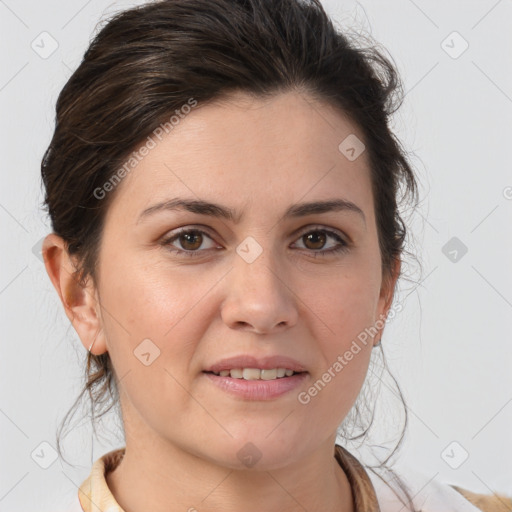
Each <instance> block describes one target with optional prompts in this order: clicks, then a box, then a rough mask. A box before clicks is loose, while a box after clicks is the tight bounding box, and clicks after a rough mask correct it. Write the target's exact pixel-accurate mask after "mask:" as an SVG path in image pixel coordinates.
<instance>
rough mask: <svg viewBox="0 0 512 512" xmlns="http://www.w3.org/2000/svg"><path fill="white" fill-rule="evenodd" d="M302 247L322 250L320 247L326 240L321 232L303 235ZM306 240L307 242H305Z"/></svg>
mask: <svg viewBox="0 0 512 512" xmlns="http://www.w3.org/2000/svg"><path fill="white" fill-rule="evenodd" d="M302 238H303V240H304V245H305V246H306V247H307V248H308V249H312V250H318V249H322V247H323V246H324V245H325V242H326V240H327V237H326V236H325V234H324V233H323V231H312V232H311V233H307V234H306V235H303V237H302ZM306 240H307V242H306Z"/></svg>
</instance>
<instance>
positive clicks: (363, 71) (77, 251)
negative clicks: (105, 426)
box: [41, 0, 418, 501]
mask: <svg viewBox="0 0 512 512" xmlns="http://www.w3.org/2000/svg"><path fill="white" fill-rule="evenodd" d="M290 90H294V91H298V92H305V93H307V94H308V95H309V96H310V97H312V98H314V99H318V100H320V101H322V102H324V103H325V102H327V103H328V104H330V105H332V106H333V107H336V108H338V109H341V111H343V112H344V113H345V114H346V115H347V116H348V117H349V118H350V119H351V120H352V121H353V122H354V123H355V124H356V125H357V126H359V127H360V129H361V130H362V133H363V134H364V143H365V145H366V151H367V155H368V157H369V162H370V171H371V180H372V192H373V198H374V208H375V213H376V222H377V228H378V239H379V247H380V252H381V258H382V269H383V278H384V279H388V278H389V277H391V273H392V269H393V263H394V262H396V261H397V260H401V255H402V253H403V252H405V248H404V241H405V237H406V227H405V224H404V222H403V221H402V218H401V216H400V213H399V211H398V206H399V204H400V201H399V198H398V195H399V190H400V186H401V185H403V186H404V195H403V198H402V199H405V198H406V196H408V197H410V198H411V199H416V198H417V193H418V190H417V184H416V178H415V176H414V173H413V171H412V169H411V166H410V164H409V163H408V160H407V157H406V154H405V152H404V150H403V148H402V147H401V145H400V143H399V141H398V140H397V139H396V137H395V136H394V134H393V133H392V131H391V129H390V127H389V120H390V116H391V115H392V114H393V113H394V112H395V110H396V109H397V108H398V107H399V105H400V103H401V98H402V89H401V83H400V80H399V77H398V75H397V72H396V71H395V68H394V66H393V64H392V63H391V60H390V58H388V57H385V56H384V54H383V52H382V51H380V50H378V49H377V47H376V45H375V44H372V45H370V46H368V47H364V48H363V47H358V45H357V44H356V42H355V41H351V40H350V38H349V36H348V35H346V34H342V33H340V31H339V30H337V29H336V28H335V27H334V25H333V23H332V21H331V20H330V19H329V17H328V16H327V14H326V12H325V11H324V9H323V7H322V5H321V3H320V1H319V0H160V1H153V2H150V3H146V4H144V5H141V6H138V7H134V8H131V9H129V10H125V11H123V12H120V13H118V14H116V15H115V16H113V17H112V19H111V20H110V21H109V22H108V23H107V24H106V25H105V26H104V27H103V28H102V29H101V30H100V31H99V33H98V34H97V35H96V36H95V37H94V39H93V40H92V42H91V43H90V46H89V48H88V49H87V51H86V52H85V54H84V57H83V60H82V62H81V63H80V65H79V66H78V68H77V69H76V71H75V72H74V73H73V74H72V76H71V77H70V78H69V80H68V81H67V83H66V84H65V86H64V88H63V89H62V91H61V92H60V94H59V97H58V100H57V105H56V126H55V132H54V134H53V137H52V139H51V142H50V144H49V147H48V148H47V150H46V152H45V154H44V157H43V159H42V163H41V174H42V180H43V184H44V187H45V190H46V196H45V201H44V205H45V206H47V208H48V213H49V215H50V217H51V223H52V228H53V231H54V232H55V233H56V234H57V235H59V236H60V237H62V238H63V240H64V241H65V243H66V245H67V248H68V251H69V254H70V255H74V256H76V257H77V259H78V262H79V264H78V266H77V270H76V278H77V280H78V281H79V282H80V283H81V284H85V283H86V281H87V280H88V279H89V278H90V279H92V282H93V283H96V278H97V274H96V273H95V272H96V264H97V255H98V248H99V245H100V241H101V236H102V228H103V222H104V219H105V213H106V211H107V209H108V207H109V204H110V203H111V201H112V200H113V198H114V197H115V190H113V191H112V192H109V193H108V194H106V195H105V197H98V194H95V193H94V191H95V190H98V189H99V188H101V187H103V185H104V184H105V183H106V182H108V181H109V179H111V177H112V176H113V174H114V173H115V172H116V170H118V169H119V168H121V167H122V166H123V163H124V162H125V160H126V158H127V157H128V155H129V154H130V153H131V152H132V151H133V150H134V149H135V148H137V147H138V146H139V145H140V144H141V143H142V142H143V141H144V139H146V138H147V137H148V136H149V135H150V134H151V133H152V132H154V130H155V129H157V128H158V127H159V126H160V125H161V124H162V123H165V122H167V121H168V120H169V116H170V115H172V114H173V113H174V112H175V111H176V110H179V109H181V108H182V106H183V105H185V104H187V103H188V102H189V101H190V99H191V98H194V99H195V100H196V101H197V102H199V103H200V104H206V103H207V102H209V101H213V100H216V99H219V98H221V97H224V96H227V95H228V94H229V93H230V92H235V91H243V92H245V93H249V94H253V95H255V96H257V97H270V96H272V95H275V94H277V93H278V92H284V91H290ZM401 273H403V272H402V271H401ZM86 381H87V383H86V385H85V387H84V389H83V390H82V393H81V394H80V396H79V397H78V399H77V400H76V401H75V404H74V405H73V408H74V407H75V406H76V405H77V402H78V401H79V400H80V399H81V398H82V397H83V396H84V395H85V393H88V394H89V397H90V399H91V411H92V423H93V428H94V418H95V413H96V408H97V407H98V406H99V405H108V404H109V403H110V407H108V408H106V409H105V410H103V411H102V412H100V414H99V416H98V417H101V416H102V415H103V414H105V413H106V412H107V411H108V410H110V409H111V408H112V406H113V405H116V404H118V391H117V385H116V381H115V375H114V370H113V367H112V365H111V360H110V357H109V355H108V353H105V354H102V355H93V354H91V353H89V354H88V355H87V364H86ZM395 383H396V381H395ZM397 387H398V390H399V393H400V397H401V399H402V402H403V396H402V394H401V392H400V388H399V386H398V384H397ZM109 397H110V401H109ZM403 403H404V405H405V402H403ZM358 407H359V404H357V403H356V406H355V407H354V408H353V410H354V411H355V413H356V415H358V414H359V409H358ZM73 408H72V409H71V410H70V411H68V415H69V413H70V412H71V411H72V410H73ZM405 413H406V416H405V417H406V420H405V426H404V430H403V432H402V437H401V438H400V442H399V444H398V446H400V443H401V441H402V439H403V433H404V432H405V428H406V426H407V408H405ZM68 415H66V417H65V419H64V422H63V424H65V423H66V420H67V417H68ZM372 422H373V416H372ZM370 426H371V425H370ZM368 428H369V427H368ZM368 428H367V429H366V430H364V431H363V433H362V434H361V435H364V434H366V432H367V430H368ZM61 429H62V425H61ZM345 437H346V436H345ZM357 437H360V436H357ZM357 437H355V438H352V439H356V438H357ZM57 446H58V450H59V454H61V450H60V432H59V435H58V437H57ZM398 446H397V447H396V448H395V450H396V449H397V448H398ZM393 453H394V451H393ZM389 457H391V455H390V456H389ZM389 457H388V458H387V459H386V460H385V461H384V462H383V464H385V463H386V462H387V460H388V459H389ZM381 466H382V465H381ZM381 466H379V467H381ZM407 499H409V501H410V496H409V494H408V493H407Z"/></svg>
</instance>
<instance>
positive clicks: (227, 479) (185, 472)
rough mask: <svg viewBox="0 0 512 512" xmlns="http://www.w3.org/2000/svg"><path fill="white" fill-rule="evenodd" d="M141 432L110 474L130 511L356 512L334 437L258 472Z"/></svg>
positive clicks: (128, 441)
mask: <svg viewBox="0 0 512 512" xmlns="http://www.w3.org/2000/svg"><path fill="white" fill-rule="evenodd" d="M138 434H139V435H137V436H133V437H130V436H129V435H128V433H127V435H126V449H125V455H124V457H123V460H122V461H121V462H120V464H119V466H118V467H117V468H116V469H115V470H114V471H112V472H110V473H107V476H106V481H107V485H108V487H109V489H110V491H111V492H112V494H113V496H114V498H115V499H116V501H117V502H118V503H119V505H120V506H121V508H123V510H124V511H125V512H142V511H143V510H152V512H164V511H165V512H175V511H176V512H178V511H180V512H183V511H189V512H196V511H201V512H206V511H213V510H223V511H225V512H234V511H238V510H244V511H246V512H260V511H261V510H268V511H274V510H275V511H277V510H279V512H292V511H293V512H296V511H297V510H307V511H310V512H314V511H322V512H353V511H354V507H353V496H352V491H351V488H350V483H349V481H348V479H347V477H346V475H345V473H344V471H343V469H342V468H341V467H340V465H339V464H338V462H337V461H336V459H335V458H334V439H331V438H329V439H328V440H327V441H326V442H325V443H324V444H323V445H321V446H320V447H319V449H318V450H316V451H315V452H314V453H312V454H310V455H309V456H307V457H304V458H303V459H300V460H297V461H295V462H293V463H291V464H289V465H288V466H286V467H283V468H279V469H275V470H270V471H266V470H259V471H258V470H256V469H255V468H252V469H244V470H238V469H236V470H235V469H231V468H226V467H223V466H220V465H218V464H215V463H214V462H212V461H210V460H207V459H204V458H201V457H198V456H196V455H194V454H191V453H190V452H188V451H186V450H182V449H181V448H180V447H178V446H176V445H171V444H170V443H169V442H168V441H164V440H162V439H161V438H158V439H156V438H154V437H153V438H152V440H151V442H148V437H145V436H143V435H140V432H139V433H138ZM141 439H142V440H144V441H141Z"/></svg>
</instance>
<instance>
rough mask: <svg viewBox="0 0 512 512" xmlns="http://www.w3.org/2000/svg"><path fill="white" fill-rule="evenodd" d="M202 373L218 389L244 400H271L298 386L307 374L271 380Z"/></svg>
mask: <svg viewBox="0 0 512 512" xmlns="http://www.w3.org/2000/svg"><path fill="white" fill-rule="evenodd" d="M203 373H204V375H206V377H208V378H209V379H210V381H211V382H213V383H214V384H215V385H216V386H218V387H219V388H220V389H222V390H224V391H226V392H227V393H230V394H232V395H234V396H237V397H240V398H243V399H244V400H272V399H273V398H277V397H279V396H282V395H284V394H286V393H289V392H290V391H292V390H293V389H295V388H297V387H298V386H300V384H302V382H304V379H305V378H306V376H307V372H303V373H296V374H295V375H292V376H291V377H281V378H279V379H273V380H261V379H260V380H245V379H233V378H231V377H221V376H220V375H215V374H214V373H206V372H203Z"/></svg>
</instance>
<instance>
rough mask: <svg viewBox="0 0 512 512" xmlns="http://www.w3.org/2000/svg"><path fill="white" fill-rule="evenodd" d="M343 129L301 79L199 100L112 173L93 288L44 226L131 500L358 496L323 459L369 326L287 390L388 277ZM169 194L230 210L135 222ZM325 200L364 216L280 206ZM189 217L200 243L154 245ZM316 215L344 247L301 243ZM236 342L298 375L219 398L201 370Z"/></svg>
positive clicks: (233, 501) (244, 506)
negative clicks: (94, 365) (242, 455)
mask: <svg viewBox="0 0 512 512" xmlns="http://www.w3.org/2000/svg"><path fill="white" fill-rule="evenodd" d="M350 134H356V135H357V136H358V138H359V139H361V140H364V138H363V135H362V133H361V131H360V130H359V129H358V127H357V126H355V125H354V124H353V123H351V122H350V121H349V120H348V119H347V118H346V117H345V116H344V115H343V113H341V112H340V111H338V110H335V109H333V108H332V107H331V106H329V105H326V104H323V103H319V102H316V101H314V100H313V99H312V98H311V97H309V96H307V95H306V94H305V93H299V92H287V93H279V94H278V95H276V96H274V97H272V98H271V99H266V100H262V99H255V98H253V97H250V96H247V95H245V94H242V93H237V94H236V95H231V96H230V97H228V99H227V100H225V101H222V102H220V101H217V102H214V103H211V104H208V105H199V106H198V107H196V108H194V109H193V110H192V112H191V113H190V114H188V115H187V116H186V117H185V118H184V119H183V120H181V122H180V124H179V125H178V126H176V127H175V128H174V130H173V131H172V132H170V133H169V134H168V135H165V137H163V138H162V140H161V142H159V143H158V145H157V146H156V147H155V148H154V149H152V150H151V151H150V152H149V154H148V155H147V156H145V157H144V159H143V160H142V161H141V162H140V163H139V164H138V166H137V167H136V168H135V169H134V170H132V171H131V172H130V173H129V174H128V175H127V176H126V177H125V178H124V179H123V181H122V182H121V184H120V185H118V188H117V189H116V191H115V194H116V195H115V198H114V201H113V203H112V205H111V207H110V209H109V210H108V212H107V217H106V223H105V230H104V233H103V237H102V243H101V248H100V258H99V268H98V269H97V272H98V279H97V287H95V286H94V285H93V283H92V280H90V281H89V283H88V285H87V287H85V288H81V287H79V286H78V285H77V284H76V282H75V280H74V279H73V278H72V276H71V272H72V270H73V261H74V260H73V258H70V257H69V255H68V253H67V252H66V249H65V245H64V243H63V241H62V239H60V238H59V237H58V236H57V235H55V234H53V233H52V234H50V235H48V236H47V238H46V240H45V243H44V246H43V254H44V258H45V264H46V269H47V272H48V274H49V276H50V279H51V280H52V283H53V285H54V286H55V288H56V290H57V292H58V293H59V296H60V298H61V300H62V303H63V306H64V308H65V311H66V314H67V315H68V317H69V319H70V320H71V322H72V324H73V326H74V328H75V329H76V331H77V333H78V335H79V336H80V339H81V340H82V343H83V345H84V347H85V348H86V349H89V346H90V345H91V343H92V341H93V340H94V347H93V349H92V352H93V353H94V354H102V353H104V352H106V351H108V352H109V354H110V357H111V358H112V361H113V365H114V368H115V372H116V374H117V377H118V379H120V382H119V390H120V399H121V407H122V413H123V422H124V427H125V435H126V453H125V457H124V459H123V461H122V462H121V464H120V465H119V467H118V468H117V469H116V470H115V471H113V472H111V473H109V474H108V475H107V483H108V485H109V487H110V489H111V491H112V493H113V495H114V497H115V499H116V500H117V501H118V503H119V504H120V505H121V507H122V508H123V509H124V510H126V511H127V512H140V511H142V510H153V511H155V512H159V511H164V510H165V511H166V512H169V511H185V510H189V509H192V510H193V509H194V508H195V509H197V510H199V511H213V510H224V511H228V512H229V511H235V510H246V511H258V512H259V511H261V510H269V511H277V510H279V511H281V512H282V511H292V510H293V511H296V510H298V508H300V509H302V507H303V509H304V510H308V511H311V512H312V511H323V512H325V511H335V510H336V511H340V510H342V511H344V512H350V511H352V510H354V509H353V505H352V499H353V497H352V494H351V489H350V485H349V482H348V480H347V477H346V475H345V474H344V472H343V470H342V469H341V468H340V466H339V465H338V463H337V462H336V460H335V459H334V456H333V455H334V452H333V449H334V443H335V440H336V429H337V427H338V426H339V425H340V423H341V422H342V421H343V419H344V418H345V416H346V415H347V413H348V411H349V410H350V408H351V407H352V405H353V404H354V402H355V400H356V398H357V395H358V393H359V391H360V389H361V387H362V385H363V382H364V379H365V375H366V373H367V370H368V365H369V361H370V356H371V351H372V346H373V344H375V343H376V342H377V341H378V340H379V339H380V337H381V335H382V330H379V332H378V334H376V335H375V337H374V338H371V337H370V338H369V340H368V343H367V344H366V345H364V344H361V343H360V347H361V350H360V351H359V352H358V354H357V355H355V356H354V357H353V359H352V360H351V361H350V362H349V363H348V364H347V365H346V366H345V367H344V368H343V370H342V371H341V372H339V373H337V374H336V376H335V378H333V379H332V380H331V381H330V382H329V384H328V385H326V386H325V387H324V389H323V390H322V391H321V392H319V393H318V394H317V396H315V397H314V398H312V399H311V401H310V402H309V403H308V404H306V405H304V404H301V403H300V402H299V401H298V399H297V395H298V393H299V392H300V391H304V390H307V389H308V388H309V387H310V386H311V385H312V384H313V383H314V382H315V381H316V380H317V379H319V378H321V376H322V374H324V372H326V370H327V369H328V368H329V367H332V365H333V363H334V362H335V361H336V359H337V357H338V356H339V355H342V354H343V353H344V352H345V351H346V350H348V349H349V347H350V346H351V344H352V342H353V341H354V340H356V339H357V336H358V334H359V333H361V332H363V331H364V330H365V328H369V327H370V326H373V325H375V322H376V321H377V320H378V319H379V318H383V317H385V316H386V314H387V312H388V310H389V307H390V305H391V302H392V294H393V289H394V284H395V281H396V279H397V277H398V273H399V264H397V267H396V268H395V271H394V274H393V276H392V278H391V279H383V278H382V277H383V276H382V268H381V255H380V251H379V246H378V238H377V227H376V223H375V212H374V208H373V198H372V192H371V182H370V171H369V167H368V161H367V158H366V152H363V154H362V155H361V156H360V157H359V158H357V159H356V160H355V161H349V160H348V159H347V158H346V157H345V156H344V155H343V154H342V153H341V152H340V151H339V149H338V145H339V144H340V142H341V141H342V140H344V139H345V137H347V136H348V135H350ZM174 197H182V198H189V199H199V198H200V199H203V200H208V201H212V202H215V203H220V204H222V205H226V206H228V207H230V208H233V209H236V210H239V211H241V212H243V219H242V220H241V221H240V222H239V223H238V224H235V223H233V222H232V221H230V220H227V219H218V218H213V217H210V216H206V215H199V214H196V213H191V212H186V211H163V212H159V213H156V214H154V215H152V216H148V217H146V218H145V219H144V220H141V221H138V217H139V215H140V214H141V212H142V211H143V210H144V209H146V208H148V207H150V206H152V205H154V204H156V203H158V202H160V201H164V200H167V199H171V198H174ZM337 198H343V199H346V200H349V201H352V202H353V203H355V204H356V205H358V206H359V208H361V210H362V211H363V212H364V215H365V221H363V219H362V218H361V217H360V216H359V215H357V214H356V213H354V212H350V211H337V212H336V211H334V212H326V213H320V214H313V215H309V216H307V217H303V218H296V219H287V220H285V219H283V218H282V217H283V213H284V211H285V210H286V209H287V208H288V207H289V206H291V205H292V204H295V203H301V202H309V201H318V200H326V199H337ZM191 226H192V227H194V228H198V229H202V230H204V231H205V233H206V234H205V235H203V237H202V239H201V237H199V240H197V239H193V238H192V240H189V241H188V245H187V239H186V238H183V237H181V238H178V239H175V240H174V242H172V245H168V246H164V245H162V244H161V243H159V241H161V240H162V239H163V238H164V237H165V236H167V235H169V234H171V232H176V230H177V228H180V227H191ZM315 229H316V230H320V233H318V234H320V235H321V234H322V233H324V234H325V232H322V231H321V230H322V229H330V230H335V231H338V232H340V233H341V235H342V238H343V239H344V240H345V241H346V242H348V243H349V245H348V249H347V250H346V251H344V252H341V253H337V254H331V255H327V256H325V257H321V256H319V255H318V252H320V251H326V250H327V249H330V248H332V247H334V246H336V245H338V244H339V242H338V241H337V240H336V239H333V238H332V237H330V236H329V237H327V238H326V239H325V240H324V242H323V244H322V240H320V241H318V240H317V241H315V240H312V241H309V242H308V239H307V238H306V237H305V236H304V235H306V234H307V233H311V231H315ZM248 236H251V237H253V238H254V239H255V240H256V241H257V242H258V244H259V245H260V246H261V248H262V251H263V252H262V253H261V255H260V256H259V257H258V258H256V259H255V260H254V261H253V262H252V263H250V264H249V263H247V261H245V260H244V259H243V258H241V257H240V256H239V255H238V254H237V252H236V248H237V246H239V245H240V244H241V242H242V241H244V239H245V238H246V237H248ZM201 240H202V243H201ZM172 249H181V250H186V249H188V250H189V251H193V250H195V251H196V252H200V255H199V256H198V257H196V258H191V257H187V256H182V255H177V254H173V253H172V252H171V250H172ZM201 251H202V252H201ZM315 255H316V256H317V257H316V258H315ZM147 338H149V339H150V340H151V341H152V342H153V343H154V344H155V345H156V346H158V348H159V350H160V355H159V357H157V358H156V359H155V360H154V361H153V362H152V363H151V364H150V365H149V366H146V365H144V364H142V363H141V361H140V360H139V359H138V358H137V357H134V350H135V349H136V348H137V346H138V345H139V344H140V343H141V342H142V340H144V339H147ZM241 353H250V354H253V355H256V356H264V355H275V354H281V355H286V356H290V357H293V358H295V359H297V360H299V361H300V362H302V363H303V364H304V365H305V367H306V369H307V371H308V375H307V377H306V380H305V382H304V383H303V384H302V385H301V386H300V387H299V388H297V389H295V390H293V391H291V392H289V393H287V394H285V395H283V396H280V397H278V398H275V399H273V400H269V401H250V400H243V399H240V398H237V397H233V396H231V395H228V394H226V393H225V392H224V391H222V390H220V389H218V388H217V387H216V386H214V385H213V384H211V383H210V382H209V380H208V379H207V378H206V377H205V376H204V374H203V373H202V370H203V369H204V368H205V367H206V366H207V365H209V364H212V363H214V362H216V361H218V360H220V359H222V358H224V357H229V356H232V355H235V354H241ZM249 442H250V443H253V445H255V446H256V447H257V449H258V450H259V452H260V453H261V458H260V460H259V461H258V462H257V463H256V464H255V465H254V466H253V467H251V468H249V467H247V466H245V465H244V464H243V463H242V462H241V461H240V460H239V458H238V457H237V453H238V451H239V450H240V449H241V448H242V447H244V446H245V445H246V443H249ZM315 475H321V478H315ZM299 504H300V505H299Z"/></svg>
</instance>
